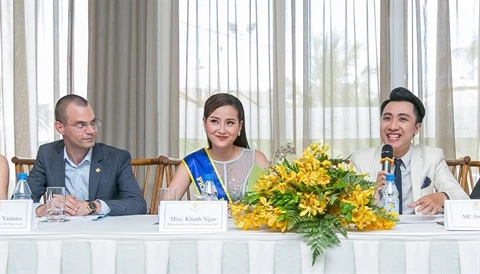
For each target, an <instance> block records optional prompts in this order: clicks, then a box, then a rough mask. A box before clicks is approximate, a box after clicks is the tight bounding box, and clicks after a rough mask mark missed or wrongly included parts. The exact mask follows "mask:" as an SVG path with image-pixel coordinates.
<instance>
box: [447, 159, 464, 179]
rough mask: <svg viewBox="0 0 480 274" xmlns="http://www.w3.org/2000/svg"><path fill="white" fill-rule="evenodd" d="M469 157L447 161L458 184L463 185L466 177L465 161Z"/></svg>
mask: <svg viewBox="0 0 480 274" xmlns="http://www.w3.org/2000/svg"><path fill="white" fill-rule="evenodd" d="M467 157H468V156H465V157H462V158H460V159H455V160H445V162H447V166H448V167H449V168H450V171H451V172H452V174H453V176H454V177H455V179H457V182H458V183H459V184H460V185H462V180H463V175H464V170H463V169H464V167H465V159H466V158H467Z"/></svg>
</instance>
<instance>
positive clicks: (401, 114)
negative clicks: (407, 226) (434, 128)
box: [350, 87, 468, 215]
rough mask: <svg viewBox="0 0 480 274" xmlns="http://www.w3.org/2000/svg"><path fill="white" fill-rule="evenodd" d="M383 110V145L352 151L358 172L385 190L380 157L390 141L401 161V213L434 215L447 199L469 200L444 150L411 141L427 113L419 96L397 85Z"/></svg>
mask: <svg viewBox="0 0 480 274" xmlns="http://www.w3.org/2000/svg"><path fill="white" fill-rule="evenodd" d="M380 113H381V121H380V137H381V139H382V142H383V144H382V145H380V146H378V147H372V148H368V149H365V150H361V151H357V152H354V153H353V154H352V156H351V158H350V160H351V162H352V163H353V164H354V165H355V167H356V169H357V171H358V172H361V173H368V174H369V176H368V177H366V179H367V180H370V181H376V182H377V186H376V189H377V190H381V189H383V187H384V186H385V178H386V174H387V172H386V171H382V164H381V163H380V156H381V151H382V147H383V145H384V144H389V145H391V146H392V147H393V156H394V158H395V159H401V160H402V163H401V164H399V166H400V170H401V173H402V176H401V178H402V183H401V186H402V197H401V199H402V200H401V204H402V211H403V212H402V214H412V213H415V212H417V213H421V214H431V215H433V214H436V213H437V212H438V211H439V210H441V209H442V208H443V205H444V202H445V200H447V199H468V195H467V194H466V193H465V191H463V189H462V188H461V187H460V184H459V183H458V182H457V181H456V179H455V177H454V176H453V175H452V173H451V172H450V170H449V169H448V166H447V163H446V162H445V157H444V154H443V150H442V149H440V148H435V147H428V146H424V145H413V144H412V139H413V137H414V136H415V135H416V134H418V132H419V131H420V128H421V125H422V121H423V117H424V116H425V107H424V106H423V103H422V101H420V99H418V97H417V96H415V95H414V94H413V93H412V92H410V91H409V90H408V89H405V88H403V87H399V88H395V89H394V90H392V92H391V93H390V98H389V99H387V100H385V101H384V102H383V103H382V106H381V109H380ZM392 169H393V167H392ZM392 172H393V171H392ZM376 197H377V198H378V197H379V196H378V195H377V196H376Z"/></svg>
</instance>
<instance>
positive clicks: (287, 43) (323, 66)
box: [180, 0, 381, 157]
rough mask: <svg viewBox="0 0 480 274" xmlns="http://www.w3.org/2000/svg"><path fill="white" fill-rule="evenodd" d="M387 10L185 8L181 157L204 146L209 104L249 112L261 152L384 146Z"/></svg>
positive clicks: (244, 5)
mask: <svg viewBox="0 0 480 274" xmlns="http://www.w3.org/2000/svg"><path fill="white" fill-rule="evenodd" d="M380 4H381V1H303V0H302V1H293V0H288V1H213V0H211V1H208V0H207V1H180V50H181V54H180V68H181V70H180V74H181V75H180V87H181V88H180V92H181V94H180V98H181V102H180V109H181V111H180V117H181V119H180V141H181V146H180V154H181V155H185V154H187V153H189V152H191V151H193V150H194V149H196V148H198V147H201V146H205V145H206V138H205V135H204V134H203V130H202V123H201V121H202V120H201V119H202V114H203V113H202V110H203V103H204V102H205V100H206V99H207V98H208V96H210V95H211V94H213V93H216V92H229V93H233V94H234V95H237V96H238V97H239V99H240V100H241V101H242V102H243V104H244V108H245V112H246V121H245V124H246V130H247V135H248V138H249V142H250V144H251V146H252V147H254V148H257V149H260V150H262V151H264V152H265V153H266V154H267V155H271V154H272V153H273V151H275V150H276V149H278V148H279V147H280V146H281V145H283V144H285V143H286V142H292V141H293V142H294V143H295V144H296V146H297V152H301V150H302V148H303V147H305V146H307V145H309V144H310V143H312V142H318V141H321V142H325V143H327V144H328V145H330V146H331V148H332V153H333V155H335V156H339V155H343V156H344V157H347V156H348V155H349V154H350V153H351V152H352V151H354V150H355V149H358V148H360V147H365V146H371V145H374V144H376V143H378V142H379V140H378V136H379V135H378V120H379V113H378V112H379V111H378V106H379V104H380V99H379V96H380V90H379V89H380V88H379V87H380V77H379V64H380V58H379V56H380V43H379V39H380V30H381V27H380V23H379V22H380Z"/></svg>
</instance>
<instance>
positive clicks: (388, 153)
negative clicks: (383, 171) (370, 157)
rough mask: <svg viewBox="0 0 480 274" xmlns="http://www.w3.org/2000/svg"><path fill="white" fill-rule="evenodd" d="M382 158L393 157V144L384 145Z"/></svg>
mask: <svg viewBox="0 0 480 274" xmlns="http://www.w3.org/2000/svg"><path fill="white" fill-rule="evenodd" d="M381 156H382V158H390V159H393V148H392V146H391V145H388V144H387V145H384V146H383V147H382V155H381Z"/></svg>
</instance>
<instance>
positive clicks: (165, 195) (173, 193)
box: [158, 187, 177, 203]
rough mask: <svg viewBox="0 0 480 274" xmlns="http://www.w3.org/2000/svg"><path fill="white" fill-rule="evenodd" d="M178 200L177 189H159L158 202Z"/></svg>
mask: <svg viewBox="0 0 480 274" xmlns="http://www.w3.org/2000/svg"><path fill="white" fill-rule="evenodd" d="M176 199H177V189H176V188H171V187H170V188H163V187H161V188H159V189H158V202H159V203H160V202H161V201H174V200H176Z"/></svg>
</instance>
